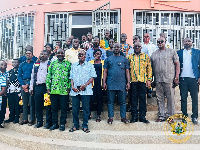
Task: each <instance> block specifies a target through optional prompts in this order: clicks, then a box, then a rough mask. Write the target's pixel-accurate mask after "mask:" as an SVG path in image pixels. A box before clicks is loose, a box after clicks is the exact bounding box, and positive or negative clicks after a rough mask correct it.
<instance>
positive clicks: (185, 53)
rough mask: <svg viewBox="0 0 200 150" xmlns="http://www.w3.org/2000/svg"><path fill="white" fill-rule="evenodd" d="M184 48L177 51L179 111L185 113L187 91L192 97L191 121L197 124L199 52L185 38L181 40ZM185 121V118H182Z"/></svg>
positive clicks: (199, 80)
mask: <svg viewBox="0 0 200 150" xmlns="http://www.w3.org/2000/svg"><path fill="white" fill-rule="evenodd" d="M183 44H184V49H182V50H180V51H178V52H177V53H178V56H179V60H180V65H181V73H180V85H179V87H180V94H181V111H182V113H183V115H185V116H188V114H187V97H188V91H189V92H190V95H191V97H192V116H191V117H192V122H193V123H194V124H197V123H198V121H197V118H198V92H199V84H200V71H199V66H200V54H199V50H198V49H194V48H192V40H191V39H190V38H185V39H184V41H183ZM183 122H184V123H186V120H183Z"/></svg>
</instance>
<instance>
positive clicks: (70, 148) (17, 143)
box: [0, 129, 199, 150]
mask: <svg viewBox="0 0 200 150" xmlns="http://www.w3.org/2000/svg"><path fill="white" fill-rule="evenodd" d="M77 132H79V131H77ZM62 133H63V132H62ZM78 134H79V133H78ZM108 134H109V133H108ZM110 134H111V133H110ZM140 134H141V133H140ZM0 135H1V136H0V141H1V142H4V143H7V144H9V145H12V146H13V147H20V148H23V149H27V150H36V149H37V150H44V149H48V150H64V149H67V150H108V149H112V150H133V149H137V150H160V149H163V150H164V149H171V148H173V149H181V150H188V149H193V150H198V149H199V145H198V144H191V143H190V144H173V143H170V144H159V143H156V144H153V143H150V144H134V143H136V142H137V141H134V143H131V144H122V142H123V141H126V140H129V138H127V139H122V141H119V140H117V141H116V143H117V142H118V143H117V144H113V143H107V142H106V143H98V142H97V141H95V140H97V139H95V138H92V141H90V142H85V141H73V140H62V139H54V138H51V137H46V138H43V137H37V136H33V135H27V134H23V133H18V132H15V131H12V130H8V129H0ZM71 135H72V136H74V137H75V136H76V133H72V134H71ZM92 135H94V134H90V133H89V134H85V133H84V134H82V136H83V137H88V136H92ZM64 136H70V135H69V134H66V135H64ZM94 136H95V135H94ZM129 136H130V134H129ZM145 136H147V134H146V135H145ZM95 137H96V136H95ZM130 137H133V136H130ZM134 137H135V136H134ZM162 137H164V136H163V135H162ZM143 138H144V137H143ZM157 138H159V136H158V137H157ZM109 139H110V140H111V138H109ZM110 140H109V141H110ZM113 140H114V139H113ZM192 140H193V139H190V142H191V141H192ZM140 141H143V143H144V141H146V140H145V139H140ZM151 141H153V140H151ZM151 141H149V142H151ZM166 142H168V141H166ZM4 150H5V147H4Z"/></svg>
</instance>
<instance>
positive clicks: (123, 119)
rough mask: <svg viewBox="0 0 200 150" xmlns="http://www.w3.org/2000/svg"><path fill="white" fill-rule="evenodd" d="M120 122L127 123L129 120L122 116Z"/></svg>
mask: <svg viewBox="0 0 200 150" xmlns="http://www.w3.org/2000/svg"><path fill="white" fill-rule="evenodd" d="M121 122H123V123H125V124H127V123H129V121H128V120H127V119H126V118H122V119H121Z"/></svg>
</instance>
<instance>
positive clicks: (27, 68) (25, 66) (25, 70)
mask: <svg viewBox="0 0 200 150" xmlns="http://www.w3.org/2000/svg"><path fill="white" fill-rule="evenodd" d="M33 65H34V61H32V60H31V61H30V63H27V61H25V62H23V63H21V64H20V66H19V70H18V75H17V78H18V81H19V83H20V85H21V86H22V85H25V83H24V81H23V80H31V73H32V68H33ZM28 85H30V81H28Z"/></svg>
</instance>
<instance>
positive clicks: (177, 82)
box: [174, 78, 179, 86]
mask: <svg viewBox="0 0 200 150" xmlns="http://www.w3.org/2000/svg"><path fill="white" fill-rule="evenodd" d="M178 84H179V79H178V78H175V79H174V85H175V86H177V85H178Z"/></svg>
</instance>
